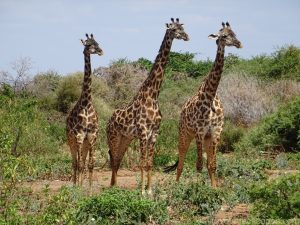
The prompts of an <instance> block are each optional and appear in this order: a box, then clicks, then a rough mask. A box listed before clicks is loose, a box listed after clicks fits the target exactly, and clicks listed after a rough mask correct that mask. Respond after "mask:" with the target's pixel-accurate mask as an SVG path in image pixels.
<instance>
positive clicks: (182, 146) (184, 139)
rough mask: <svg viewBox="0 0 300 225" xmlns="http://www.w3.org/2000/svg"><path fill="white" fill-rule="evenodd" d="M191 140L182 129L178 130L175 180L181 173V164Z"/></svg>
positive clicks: (177, 179)
mask: <svg viewBox="0 0 300 225" xmlns="http://www.w3.org/2000/svg"><path fill="white" fill-rule="evenodd" d="M191 141H192V137H191V136H190V135H189V134H187V133H186V132H184V131H180V132H179V146H178V157H179V158H178V166H177V173H176V181H179V178H180V176H181V173H182V171H183V164H184V159H185V156H186V153H187V151H188V148H189V146H190V143H191Z"/></svg>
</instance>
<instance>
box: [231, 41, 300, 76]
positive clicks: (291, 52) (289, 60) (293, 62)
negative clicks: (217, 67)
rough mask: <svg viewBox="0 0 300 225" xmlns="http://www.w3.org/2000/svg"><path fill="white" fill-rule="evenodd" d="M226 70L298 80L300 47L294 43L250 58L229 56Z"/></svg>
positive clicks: (299, 74) (299, 73)
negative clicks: (267, 53)
mask: <svg viewBox="0 0 300 225" xmlns="http://www.w3.org/2000/svg"><path fill="white" fill-rule="evenodd" d="M225 63H229V65H226V64H225V68H226V71H229V72H245V73H246V74H250V75H255V76H258V77H260V78H262V79H280V78H290V79H295V80H298V81H299V80H300V49H299V48H298V47H296V46H294V45H286V46H283V47H280V48H278V49H277V50H276V51H275V52H273V53H272V54H271V55H266V54H262V55H258V56H254V57H253V58H251V59H240V58H238V57H235V56H229V57H228V59H227V61H226V60H225Z"/></svg>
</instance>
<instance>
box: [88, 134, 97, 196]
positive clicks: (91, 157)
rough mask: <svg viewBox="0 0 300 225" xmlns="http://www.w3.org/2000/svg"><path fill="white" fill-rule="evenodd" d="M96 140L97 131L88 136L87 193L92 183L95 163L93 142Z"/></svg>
mask: <svg viewBox="0 0 300 225" xmlns="http://www.w3.org/2000/svg"><path fill="white" fill-rule="evenodd" d="M96 140H97V133H96V134H93V135H89V136H88V142H89V148H88V150H89V162H88V169H89V193H90V194H91V190H92V183H93V171H94V165H95V143H96Z"/></svg>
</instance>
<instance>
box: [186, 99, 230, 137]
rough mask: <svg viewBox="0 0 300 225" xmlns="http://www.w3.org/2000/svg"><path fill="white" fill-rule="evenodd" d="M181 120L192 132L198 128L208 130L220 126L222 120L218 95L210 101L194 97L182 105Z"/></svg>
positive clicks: (221, 108) (221, 109)
mask: <svg viewBox="0 0 300 225" xmlns="http://www.w3.org/2000/svg"><path fill="white" fill-rule="evenodd" d="M181 120H182V121H183V122H184V123H185V124H186V126H187V127H188V129H190V130H192V131H194V132H196V131H197V130H199V129H200V130H210V129H212V128H215V127H222V126H223V120H224V115H223V107H222V105H221V102H220V100H219V98H218V97H216V98H215V99H214V100H213V101H212V102H211V103H210V102H208V101H203V100H201V99H199V98H198V97H195V98H192V99H191V101H189V102H187V104H186V105H185V106H184V109H183V110H182V114H181Z"/></svg>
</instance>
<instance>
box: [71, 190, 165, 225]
mask: <svg viewBox="0 0 300 225" xmlns="http://www.w3.org/2000/svg"><path fill="white" fill-rule="evenodd" d="M76 218H77V221H78V223H80V224H91V221H94V224H137V223H148V222H150V221H152V222H154V221H155V222H156V223H158V224H161V223H163V222H164V221H166V219H167V211H166V205H165V204H164V203H163V202H161V201H152V200H150V199H147V198H142V197H141V196H140V193H139V191H132V190H122V189H118V188H111V189H107V190H104V191H103V192H102V193H101V194H99V195H97V196H94V197H91V198H87V199H85V200H83V201H81V202H80V203H79V208H78V211H77V216H76Z"/></svg>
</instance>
